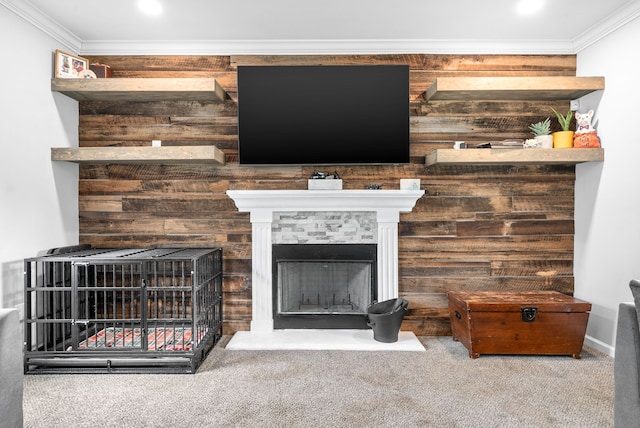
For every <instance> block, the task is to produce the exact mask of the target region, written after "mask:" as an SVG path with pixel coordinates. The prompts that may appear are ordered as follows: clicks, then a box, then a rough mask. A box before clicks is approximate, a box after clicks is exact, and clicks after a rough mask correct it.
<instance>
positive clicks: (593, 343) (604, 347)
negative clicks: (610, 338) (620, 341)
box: [584, 335, 616, 357]
mask: <svg viewBox="0 0 640 428" xmlns="http://www.w3.org/2000/svg"><path fill="white" fill-rule="evenodd" d="M584 344H585V345H586V346H588V347H590V348H593V349H595V350H596V351H600V352H602V353H604V354H607V355H608V356H610V357H615V354H616V350H615V348H614V347H613V346H611V345H609V344H607V343H604V342H602V341H600V340H598V339H594V338H593V337H591V336H588V335H587V336H585V337H584Z"/></svg>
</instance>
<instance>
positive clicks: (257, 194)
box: [227, 190, 424, 333]
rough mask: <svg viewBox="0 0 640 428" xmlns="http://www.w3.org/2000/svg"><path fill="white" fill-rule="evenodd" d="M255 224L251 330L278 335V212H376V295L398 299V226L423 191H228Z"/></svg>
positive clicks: (382, 299)
mask: <svg viewBox="0 0 640 428" xmlns="http://www.w3.org/2000/svg"><path fill="white" fill-rule="evenodd" d="M227 195H228V196H229V197H230V198H231V199H233V201H234V202H235V204H236V206H237V207H238V210H239V211H240V212H249V213H250V214H251V216H250V220H251V225H252V241H251V243H252V278H251V280H252V320H251V332H256V333H260V332H265V333H266V332H272V331H273V312H272V311H273V307H272V302H273V298H272V297H273V296H272V294H273V284H272V281H273V276H272V245H273V231H272V229H273V227H272V226H273V221H274V213H281V212H338V211H349V212H375V213H376V224H377V231H375V232H374V233H376V232H377V236H376V242H377V259H378V263H377V269H378V271H377V278H378V284H377V294H378V300H379V301H384V300H387V299H392V298H395V297H398V222H399V220H400V213H407V212H411V210H412V209H413V207H414V206H415V203H416V201H417V200H418V199H420V198H421V197H422V195H424V191H423V190H229V191H227Z"/></svg>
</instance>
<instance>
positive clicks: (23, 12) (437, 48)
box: [0, 0, 640, 55]
mask: <svg viewBox="0 0 640 428" xmlns="http://www.w3.org/2000/svg"><path fill="white" fill-rule="evenodd" d="M0 5H3V6H5V7H6V8H7V9H9V10H10V11H12V12H14V13H15V14H16V15H18V16H20V17H21V18H23V19H24V20H25V21H27V22H29V23H30V24H32V25H33V26H34V27H36V28H38V29H39V30H41V31H42V32H43V33H45V34H47V35H48V36H50V37H51V38H53V39H54V40H56V41H57V42H58V43H60V44H61V45H62V46H61V47H64V48H66V49H68V50H70V51H72V52H74V53H77V54H80V55H247V54H252V55H276V54H280V55H300V54H305V55H313V54H318V55H327V54H358V53H360V54H394V53H424V54H523V55H524V54H557V55H562V54H577V53H578V52H580V51H581V50H583V49H585V48H587V47H589V46H591V45H592V44H594V43H596V42H597V41H599V40H601V39H602V38H603V37H605V36H607V35H608V34H610V33H612V32H613V31H615V30H617V29H619V28H620V27H622V26H624V25H625V24H627V23H628V22H630V21H632V20H634V19H636V18H637V17H638V16H640V1H638V0H630V1H629V2H627V3H626V4H625V5H624V6H623V7H621V8H620V9H618V10H617V11H615V12H614V13H612V14H611V15H609V16H607V17H605V18H604V19H603V20H602V21H600V22H599V23H598V25H595V26H594V27H592V28H590V29H589V30H587V31H585V32H584V33H582V34H580V35H579V36H578V37H576V38H575V39H573V40H569V39H567V40H564V39H559V40H542V39H540V40H531V39H522V40H513V39H511V40H492V39H482V40H477V39H438V40H436V39H433V40H431V39H418V40H415V39H389V40H371V39H366V40H352V39H349V40H311V39H309V40H204V41H200V40H184V41H176V40H155V41H142V40H125V41H123V40H84V41H83V40H81V39H80V38H78V37H77V36H76V35H75V34H73V33H72V32H71V31H69V30H68V29H67V28H65V27H63V26H62V25H60V24H59V23H58V22H56V21H55V20H53V19H51V18H50V17H48V16H47V15H45V14H44V13H42V12H41V11H40V10H39V9H38V8H36V7H35V6H33V5H32V4H31V3H30V2H29V1H28V0H0Z"/></svg>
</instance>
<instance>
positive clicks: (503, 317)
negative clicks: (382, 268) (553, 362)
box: [448, 291, 591, 358]
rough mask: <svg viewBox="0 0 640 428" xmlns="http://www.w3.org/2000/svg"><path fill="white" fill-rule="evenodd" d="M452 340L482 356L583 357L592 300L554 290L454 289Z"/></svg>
mask: <svg viewBox="0 0 640 428" xmlns="http://www.w3.org/2000/svg"><path fill="white" fill-rule="evenodd" d="M448 294H449V314H450V317H451V330H452V332H453V339H454V340H456V341H460V342H461V343H462V344H463V345H464V346H465V347H466V348H467V349H468V350H469V356H470V357H471V358H478V357H479V356H480V354H531V355H571V356H572V357H573V358H580V353H581V351H582V344H583V342H584V335H585V332H586V329H587V321H588V320H589V311H590V310H591V303H588V302H585V301H582V300H579V299H576V298H573V297H571V296H567V295H565V294H562V293H559V292H556V291H530V292H527V291H525V292H519V291H516V292H504V291H503V292H494V291H450V292H449V293H448Z"/></svg>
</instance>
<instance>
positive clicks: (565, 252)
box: [79, 55, 576, 335]
mask: <svg viewBox="0 0 640 428" xmlns="http://www.w3.org/2000/svg"><path fill="white" fill-rule="evenodd" d="M90 60H91V61H92V62H96V61H97V62H101V63H104V64H109V65H110V66H111V67H112V69H113V77H114V78H118V77H215V78H217V79H218V81H219V82H220V84H221V85H222V87H223V88H224V89H225V90H226V91H227V92H228V94H229V99H228V100H226V101H225V102H224V103H222V104H208V103H202V102H153V103H149V102H121V103H113V102H112V103H107V102H81V103H80V107H79V108H80V127H79V134H80V135H79V136H80V146H82V147H88V146H137V145H150V142H151V140H152V139H160V140H162V141H163V145H217V146H218V147H219V148H220V149H222V150H223V151H224V152H225V154H226V159H227V165H226V166H224V167H219V166H214V165H184V166H183V165H173V166H168V165H85V166H80V183H79V206H80V242H81V243H83V244H84V243H87V244H91V245H93V246H94V247H131V246H177V247H183V246H220V247H222V248H223V249H224V271H225V276H224V329H225V330H224V331H225V334H231V333H233V332H234V331H237V330H248V329H249V322H250V319H251V224H250V223H249V215H248V214H244V213H243V214H240V213H238V212H237V210H236V207H235V205H234V203H233V201H232V200H231V199H229V198H228V197H227V196H226V194H225V191H226V190H227V189H305V188H306V179H307V178H308V177H309V176H310V175H311V173H312V171H313V170H314V169H315V168H314V166H304V167H302V166H288V167H244V166H242V167H241V166H238V164H237V144H238V135H237V117H236V114H237V108H236V102H235V99H236V94H237V87H236V86H237V85H236V66H237V65H248V64H409V65H410V69H411V72H410V76H411V118H410V119H411V125H410V127H411V132H410V138H411V163H410V164H408V165H403V166H349V167H345V166H335V167H322V168H319V169H321V170H331V171H333V170H334V169H335V170H337V171H338V172H339V173H340V175H341V176H342V178H343V179H344V187H345V188H347V189H362V188H363V187H364V186H365V185H366V184H372V183H374V184H381V185H383V188H386V189H395V188H398V186H399V180H400V179H401V178H420V179H421V180H422V188H423V189H424V190H425V191H426V195H425V196H424V197H423V198H422V199H421V200H419V201H418V203H417V206H416V208H415V210H414V211H413V212H412V213H410V214H404V215H402V216H401V222H400V226H399V232H400V241H399V264H400V283H399V287H400V294H401V296H402V297H404V298H406V299H407V300H409V302H410V303H409V309H410V310H409V313H408V315H407V317H406V319H405V322H404V325H403V329H407V330H413V331H414V332H415V333H416V334H418V335H447V334H450V325H449V321H448V312H447V300H446V292H447V291H448V290H461V289H478V290H558V291H561V292H564V293H568V294H571V293H572V292H573V283H574V278H573V241H574V237H573V235H574V226H573V211H574V179H575V175H574V168H573V167H572V166H536V165H531V166H448V167H441V166H440V167H429V168H426V167H425V166H424V156H425V154H426V153H427V152H428V151H430V150H432V149H436V148H449V147H451V145H452V142H453V141H455V140H462V141H467V142H469V143H471V144H475V143H478V142H483V141H491V140H502V139H504V138H526V137H528V136H529V133H528V129H527V126H528V125H529V124H530V123H532V122H536V121H539V120H543V119H544V118H546V117H549V116H552V111H551V107H554V108H556V110H559V111H563V110H566V109H567V107H568V100H566V101H561V102H551V103H550V102H536V101H509V102H496V101H475V102H460V101H450V102H446V101H440V102H430V103H428V104H427V103H425V101H424V92H425V90H426V88H427V87H428V86H429V84H431V82H433V80H434V79H435V78H436V77H439V76H538V75H545V76H575V68H576V59H575V56H573V55H568V56H567V55H539V56H535V55H531V56H526V55H525V56H523V55H353V56H351V55H349V56H340V55H331V56H237V57H236V56H231V57H229V56H104V57H102V56H94V57H90ZM390 144H393V142H390Z"/></svg>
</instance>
